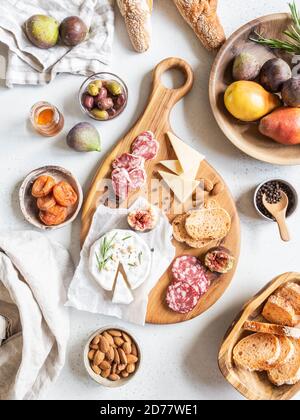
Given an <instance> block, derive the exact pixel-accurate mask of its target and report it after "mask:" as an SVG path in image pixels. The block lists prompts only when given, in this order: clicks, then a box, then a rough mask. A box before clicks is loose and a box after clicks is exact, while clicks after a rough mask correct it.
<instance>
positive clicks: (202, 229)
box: [185, 208, 231, 240]
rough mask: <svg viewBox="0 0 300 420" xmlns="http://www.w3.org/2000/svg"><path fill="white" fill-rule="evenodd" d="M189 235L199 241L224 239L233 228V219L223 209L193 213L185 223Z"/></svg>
mask: <svg viewBox="0 0 300 420" xmlns="http://www.w3.org/2000/svg"><path fill="white" fill-rule="evenodd" d="M185 228H186V231H187V233H188V235H189V236H190V237H191V238H193V239H196V240H199V239H211V240H217V239H223V238H225V236H227V234H228V232H229V231H230V228H231V217H230V216H229V214H228V212H227V211H226V210H224V209H222V208H215V209H207V210H196V211H193V212H192V213H191V214H190V215H189V216H188V217H187V219H186V221H185Z"/></svg>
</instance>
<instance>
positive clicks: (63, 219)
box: [19, 166, 83, 230]
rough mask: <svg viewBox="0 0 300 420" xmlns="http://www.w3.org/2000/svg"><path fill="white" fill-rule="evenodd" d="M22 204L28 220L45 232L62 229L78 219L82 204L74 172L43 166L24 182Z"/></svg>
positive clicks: (58, 167) (21, 194) (81, 196)
mask: <svg viewBox="0 0 300 420" xmlns="http://www.w3.org/2000/svg"><path fill="white" fill-rule="evenodd" d="M19 201H20V206H21V210H22V213H23V215H24V217H25V219H26V220H27V221H28V222H29V223H31V224H32V225H33V226H35V227H37V228H39V229H43V230H53V229H58V228H62V227H64V226H66V225H68V224H69V223H72V222H73V221H74V220H75V218H76V217H77V215H78V213H79V211H80V208H81V206H82V202H83V193H82V188H81V186H80V184H79V182H78V181H77V179H76V178H75V176H74V175H73V174H71V172H69V171H68V170H67V169H64V168H61V167H60V166H44V167H43V168H39V169H35V170H34V171H32V172H30V174H28V175H27V177H26V178H25V179H24V181H23V183H22V185H21V187H20V191H19Z"/></svg>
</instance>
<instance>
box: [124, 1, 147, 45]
mask: <svg viewBox="0 0 300 420" xmlns="http://www.w3.org/2000/svg"><path fill="white" fill-rule="evenodd" d="M117 2H118V6H119V9H120V12H121V14H122V16H123V17H124V19H125V23H126V27H127V31H128V34H129V37H130V40H131V42H132V45H133V47H134V49H135V50H136V51H137V52H139V53H143V52H145V51H147V50H148V49H149V47H150V43H151V35H152V27H151V13H152V6H153V1H152V0H117Z"/></svg>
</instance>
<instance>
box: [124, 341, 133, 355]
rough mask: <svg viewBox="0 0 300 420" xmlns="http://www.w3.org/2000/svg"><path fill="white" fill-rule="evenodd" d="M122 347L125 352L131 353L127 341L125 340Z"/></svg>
mask: <svg viewBox="0 0 300 420" xmlns="http://www.w3.org/2000/svg"><path fill="white" fill-rule="evenodd" d="M122 349H123V350H124V353H125V354H130V353H131V344H130V343H128V341H126V342H125V343H124V344H123V346H122Z"/></svg>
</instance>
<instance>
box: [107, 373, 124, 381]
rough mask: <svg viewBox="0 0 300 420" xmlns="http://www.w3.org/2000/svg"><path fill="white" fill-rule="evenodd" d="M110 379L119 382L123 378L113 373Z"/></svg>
mask: <svg viewBox="0 0 300 420" xmlns="http://www.w3.org/2000/svg"><path fill="white" fill-rule="evenodd" d="M108 379H110V380H111V381H114V382H115V381H119V380H120V379H121V378H120V376H119V375H117V374H116V373H112V374H111V375H109V377H108Z"/></svg>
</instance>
